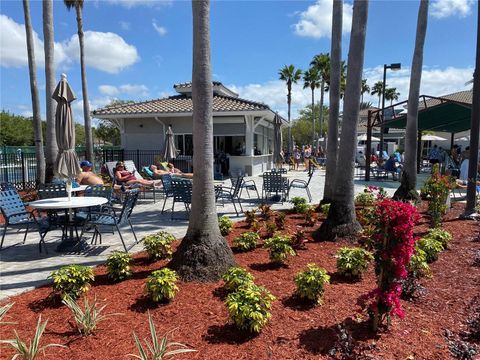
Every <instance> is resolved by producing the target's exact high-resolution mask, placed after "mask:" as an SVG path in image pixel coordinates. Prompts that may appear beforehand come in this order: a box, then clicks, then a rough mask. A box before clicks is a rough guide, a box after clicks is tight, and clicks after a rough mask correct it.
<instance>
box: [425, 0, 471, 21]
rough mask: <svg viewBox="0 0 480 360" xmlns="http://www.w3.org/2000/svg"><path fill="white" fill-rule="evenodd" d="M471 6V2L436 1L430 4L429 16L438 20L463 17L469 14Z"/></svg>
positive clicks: (468, 0)
mask: <svg viewBox="0 0 480 360" xmlns="http://www.w3.org/2000/svg"><path fill="white" fill-rule="evenodd" d="M473 5H474V2H473V0H437V1H435V2H433V3H432V4H431V14H432V16H433V17H436V18H438V19H442V18H446V17H449V16H458V17H465V16H468V15H470V14H471V12H472V8H473Z"/></svg>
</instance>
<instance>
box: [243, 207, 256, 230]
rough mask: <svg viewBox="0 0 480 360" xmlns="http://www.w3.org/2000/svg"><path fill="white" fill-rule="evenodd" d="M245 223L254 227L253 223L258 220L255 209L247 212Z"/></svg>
mask: <svg viewBox="0 0 480 360" xmlns="http://www.w3.org/2000/svg"><path fill="white" fill-rule="evenodd" d="M244 214H245V222H246V223H247V225H248V226H252V225H253V223H254V222H255V221H256V220H257V213H256V212H255V210H254V209H252V210H248V211H245V213H244Z"/></svg>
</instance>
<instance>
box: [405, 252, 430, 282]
mask: <svg viewBox="0 0 480 360" xmlns="http://www.w3.org/2000/svg"><path fill="white" fill-rule="evenodd" d="M407 270H408V276H411V277H414V278H415V279H418V278H421V277H430V276H431V271H430V266H428V263H427V254H426V253H425V251H423V250H421V249H418V248H417V249H416V251H415V254H413V255H412V257H411V258H410V262H409V263H408V268H407Z"/></svg>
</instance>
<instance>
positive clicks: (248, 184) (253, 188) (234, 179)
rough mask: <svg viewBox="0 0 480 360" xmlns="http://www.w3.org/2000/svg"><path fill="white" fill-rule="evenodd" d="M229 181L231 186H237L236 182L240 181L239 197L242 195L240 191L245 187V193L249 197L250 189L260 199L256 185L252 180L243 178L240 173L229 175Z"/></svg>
mask: <svg viewBox="0 0 480 360" xmlns="http://www.w3.org/2000/svg"><path fill="white" fill-rule="evenodd" d="M230 181H231V183H232V188H234V187H235V186H237V182H240V194H239V197H242V191H243V189H245V190H246V191H247V195H248V197H249V198H250V191H255V192H256V193H257V199H260V195H259V194H258V189H257V185H256V184H255V181H253V180H245V178H244V177H243V176H241V175H239V176H237V177H233V176H232V177H231V178H230Z"/></svg>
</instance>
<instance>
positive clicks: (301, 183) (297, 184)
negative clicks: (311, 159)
mask: <svg viewBox="0 0 480 360" xmlns="http://www.w3.org/2000/svg"><path fill="white" fill-rule="evenodd" d="M314 171H315V167H313V166H310V169H308V180H307V181H305V180H303V179H293V180H292V181H291V182H290V185H289V186H288V192H287V197H288V196H289V195H290V190H291V189H292V188H294V189H305V191H306V192H307V195H308V201H309V202H312V194H311V193H310V189H309V188H308V185H309V184H310V181H311V180H312V176H313V173H314Z"/></svg>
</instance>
